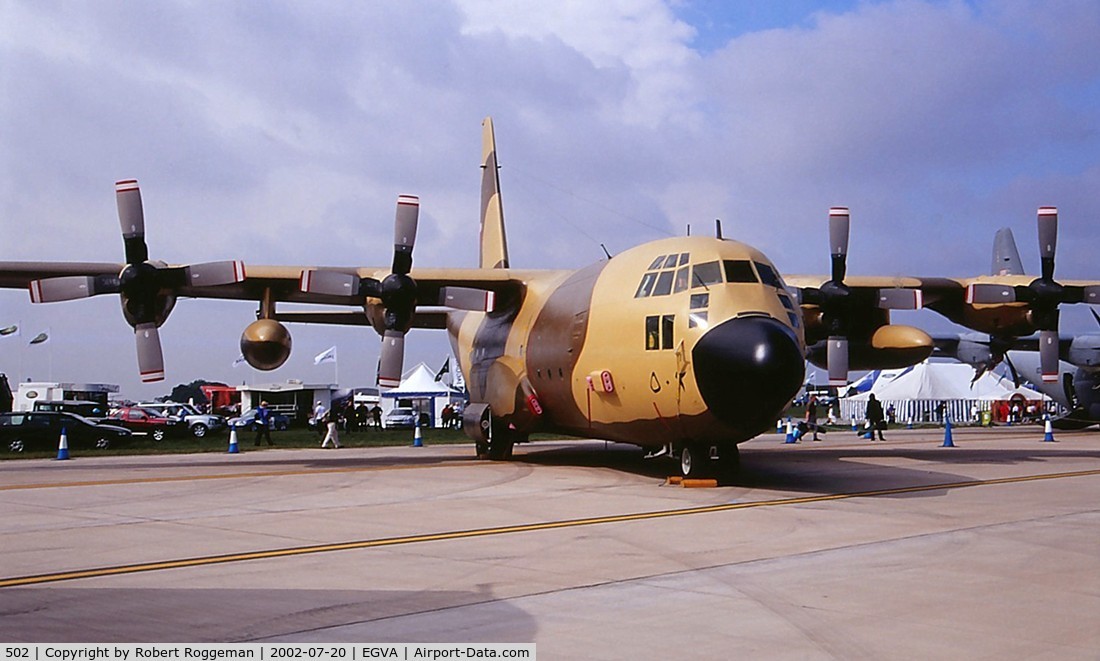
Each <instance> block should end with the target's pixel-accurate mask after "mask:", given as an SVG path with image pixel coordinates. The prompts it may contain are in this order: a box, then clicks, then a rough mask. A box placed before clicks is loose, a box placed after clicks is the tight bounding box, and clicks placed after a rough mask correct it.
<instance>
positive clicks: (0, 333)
mask: <svg viewBox="0 0 1100 661" xmlns="http://www.w3.org/2000/svg"><path fill="white" fill-rule="evenodd" d="M18 336H19V325H18V324H12V325H11V326H8V327H6V328H0V337H18Z"/></svg>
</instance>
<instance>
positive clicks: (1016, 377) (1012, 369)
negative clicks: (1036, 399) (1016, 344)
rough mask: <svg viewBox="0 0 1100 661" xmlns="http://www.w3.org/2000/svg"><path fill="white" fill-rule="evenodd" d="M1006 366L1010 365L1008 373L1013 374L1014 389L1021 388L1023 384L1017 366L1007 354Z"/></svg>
mask: <svg viewBox="0 0 1100 661" xmlns="http://www.w3.org/2000/svg"><path fill="white" fill-rule="evenodd" d="M1005 365H1008V371H1009V373H1010V374H1012V386H1013V387H1014V388H1019V387H1020V383H1022V382H1021V381H1020V372H1019V371H1017V370H1016V365H1014V364H1013V363H1012V359H1011V358H1009V356H1008V354H1007V353H1006V354H1005Z"/></svg>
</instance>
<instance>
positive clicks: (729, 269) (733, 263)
mask: <svg viewBox="0 0 1100 661" xmlns="http://www.w3.org/2000/svg"><path fill="white" fill-rule="evenodd" d="M722 266H723V267H724V268H725V271H726V282H753V283H755V282H756V274H755V273H753V272H752V264H751V263H749V260H747V259H736V260H734V259H727V260H725V261H723V262H722Z"/></svg>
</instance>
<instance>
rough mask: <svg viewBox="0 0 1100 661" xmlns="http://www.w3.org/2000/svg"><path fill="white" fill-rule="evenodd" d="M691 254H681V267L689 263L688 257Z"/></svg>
mask: <svg viewBox="0 0 1100 661" xmlns="http://www.w3.org/2000/svg"><path fill="white" fill-rule="evenodd" d="M689 254H690V253H686V252H682V253H680V266H683V265H684V264H687V263H688V255H689Z"/></svg>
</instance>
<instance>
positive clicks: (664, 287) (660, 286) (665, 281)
mask: <svg viewBox="0 0 1100 661" xmlns="http://www.w3.org/2000/svg"><path fill="white" fill-rule="evenodd" d="M672 274H673V272H672V271H661V274H660V275H659V276H657V284H656V285H655V286H654V287H653V295H654V296H664V295H665V294H669V293H671V292H672Z"/></svg>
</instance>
